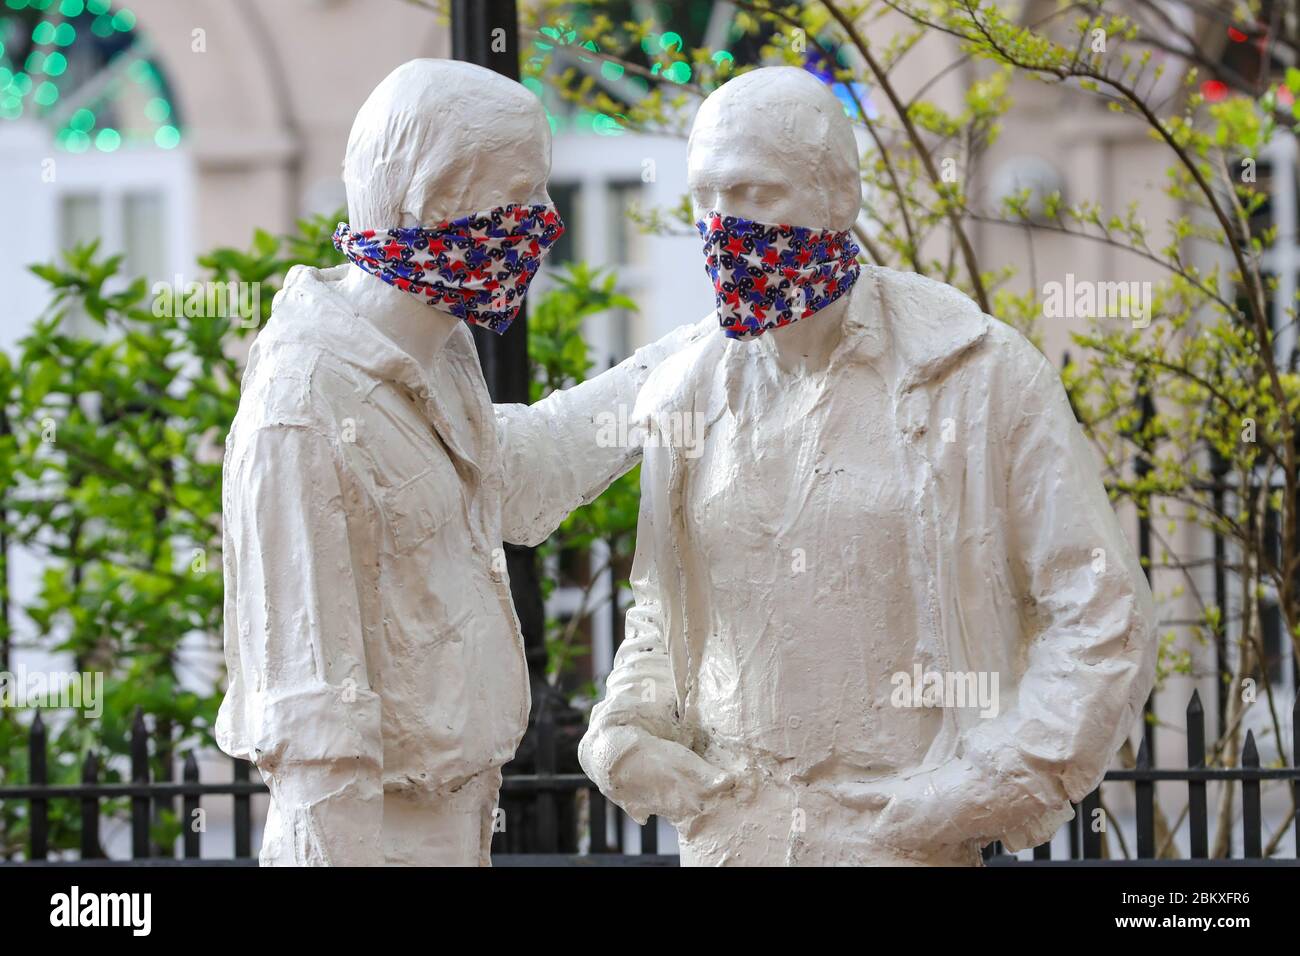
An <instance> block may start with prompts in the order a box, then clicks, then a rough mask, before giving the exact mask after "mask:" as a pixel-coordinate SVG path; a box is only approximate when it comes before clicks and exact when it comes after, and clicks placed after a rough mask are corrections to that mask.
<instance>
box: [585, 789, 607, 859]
mask: <svg viewBox="0 0 1300 956" xmlns="http://www.w3.org/2000/svg"><path fill="white" fill-rule="evenodd" d="M587 817H588V819H589V820H590V821H591V852H592V853H608V852H609V840H608V837H607V834H606V827H607V826H608V822H607V821H608V815H607V814H606V813H605V795H604V794H603V793H601V792H600V791H599V790H597V789H596V788H595V787H592V788H590V789H589V790H588V791H587Z"/></svg>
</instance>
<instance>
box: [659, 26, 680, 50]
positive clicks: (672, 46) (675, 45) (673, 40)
mask: <svg viewBox="0 0 1300 956" xmlns="http://www.w3.org/2000/svg"><path fill="white" fill-rule="evenodd" d="M659 46H660V48H661V49H664V50H671V51H672V52H673V53H676V52H678V51H679V50H680V49H681V48H682V36H681V34H680V33H673V32H672V31H671V30H669V31H668V32H667V33H665V34H664V35H663V36H661V37H660V38H659Z"/></svg>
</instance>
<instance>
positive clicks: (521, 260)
mask: <svg viewBox="0 0 1300 956" xmlns="http://www.w3.org/2000/svg"><path fill="white" fill-rule="evenodd" d="M563 232H564V223H562V222H561V221H560V214H559V213H558V212H556V210H555V206H554V205H553V204H551V203H546V204H544V205H536V206H525V205H519V204H511V205H509V206H499V207H497V208H496V209H491V210H488V211H486V212H477V213H472V214H471V215H468V216H461V217H459V218H457V219H451V220H448V221H447V222H444V223H442V224H441V225H438V226H433V227H428V228H426V227H423V226H417V227H411V228H402V229H364V230H361V231H360V232H353V231H352V230H351V229H349V228H348V224H347V223H345V222H341V223H339V227H338V229H336V230H335V231H334V246H335V248H336V249H338V250H339V252H341V253H343V254H344V255H345V256H347V257H348V259H350V260H351V261H352V262H354V263H356V264H357V265H358V266H360V267H361V268H362V269H364V270H366V272H369V273H370V274H371V275H373V276H375V277H376V278H379V279H382V280H384V281H385V282H387V283H388V284H389V285H391V286H396V287H397V288H399V289H401V290H402V291H403V292H409V293H411V294H412V295H414V296H416V297H418V298H419V299H420V300H421V301H423V302H425V303H427V304H429V305H431V306H433V307H434V308H436V309H441V310H442V311H443V312H450V313H451V314H452V315H454V316H457V317H458V318H462V319H464V320H465V321H466V322H470V323H472V324H474V325H483V326H486V327H487V328H489V329H491V330H492V331H493V332H496V333H498V334H500V333H502V332H504V331H505V330H506V329H507V328H509V326H510V323H511V322H513V321H514V320H515V316H516V315H518V314H519V307H520V306H521V305H522V304H523V301H524V296H525V295H526V294H527V293H528V284H529V283H530V282H532V281H533V277H534V276H535V275H537V268H538V266H539V265H541V262H542V257H543V256H545V255H546V253H547V252H548V251H549V250H550V248H551V246H552V245H554V244H555V240H556V239H558V238H560V235H561V234H562V233H563Z"/></svg>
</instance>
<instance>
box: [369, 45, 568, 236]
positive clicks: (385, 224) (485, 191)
mask: <svg viewBox="0 0 1300 956" xmlns="http://www.w3.org/2000/svg"><path fill="white" fill-rule="evenodd" d="M550 172H551V129H550V125H549V123H548V122H547V119H546V111H545V110H544V109H543V108H542V104H541V103H540V102H539V101H538V99H537V97H536V96H534V95H533V94H532V93H531V92H529V91H528V90H526V89H525V88H524V87H522V86H520V85H519V84H518V83H516V82H514V81H513V80H509V79H507V78H505V77H503V76H501V75H500V74H498V73H493V72H492V71H491V70H487V69H484V68H483V67H480V66H474V65H473V64H470V63H462V62H459V61H456V60H433V59H422V60H411V61H410V62H408V63H404V64H402V65H401V66H399V67H398V68H397V69H395V70H393V72H392V73H390V74H388V76H387V77H385V78H384V80H383V81H382V82H381V83H380V84H379V85H378V86H377V87H375V89H374V92H372V93H371V94H370V96H369V97H367V99H366V101H365V103H363V104H362V106H361V109H360V110H359V111H358V112H357V117H356V120H355V121H354V122H353V124H352V133H351V135H350V136H349V137H348V148H347V154H346V156H345V157H344V160H343V184H344V186H345V187H346V188H347V195H348V222H349V223H350V225H351V226H352V228H353V229H390V228H394V227H399V226H401V227H406V226H432V225H436V224H438V223H440V222H442V221H444V220H446V219H450V218H453V217H455V216H459V215H463V214H465V213H471V212H479V211H481V210H487V209H491V208H493V207H495V206H504V205H508V204H510V203H524V204H533V203H544V202H549V201H550V199H549V197H548V196H547V193H546V180H547V178H548V177H549V176H550Z"/></svg>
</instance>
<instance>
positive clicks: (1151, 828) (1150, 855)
mask: <svg viewBox="0 0 1300 956" xmlns="http://www.w3.org/2000/svg"><path fill="white" fill-rule="evenodd" d="M1137 769H1138V770H1150V769H1151V746H1150V744H1149V743H1148V742H1147V739H1146V738H1145V737H1143V738H1142V746H1141V747H1139V748H1138V756H1137ZM1134 791H1135V797H1136V801H1137V855H1138V859H1139V860H1152V859H1155V855H1156V785H1155V783H1154V782H1153V781H1152V780H1150V779H1146V780H1143V779H1141V778H1139V779H1138V781H1137V782H1136V783H1135V784H1134Z"/></svg>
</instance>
